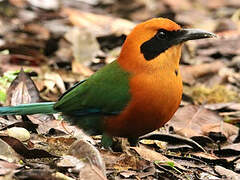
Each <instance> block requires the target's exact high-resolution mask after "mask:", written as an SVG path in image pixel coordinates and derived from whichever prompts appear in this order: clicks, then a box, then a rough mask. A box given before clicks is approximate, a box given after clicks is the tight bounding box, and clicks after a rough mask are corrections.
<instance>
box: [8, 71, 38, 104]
mask: <svg viewBox="0 0 240 180" xmlns="http://www.w3.org/2000/svg"><path fill="white" fill-rule="evenodd" d="M39 101H40V96H39V92H38V90H37V88H36V86H35V84H34V82H33V81H32V79H31V78H30V77H29V76H28V75H27V74H26V73H25V72H24V71H23V69H21V71H20V73H19V74H18V76H17V77H16V79H15V80H13V81H12V83H11V85H10V87H9V88H8V91H7V102H6V104H7V105H10V106H16V105H19V104H26V103H31V102H32V103H33V102H39Z"/></svg>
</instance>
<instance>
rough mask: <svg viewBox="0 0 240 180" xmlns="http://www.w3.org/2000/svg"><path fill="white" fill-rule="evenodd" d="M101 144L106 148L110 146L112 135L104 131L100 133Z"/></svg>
mask: <svg viewBox="0 0 240 180" xmlns="http://www.w3.org/2000/svg"><path fill="white" fill-rule="evenodd" d="M101 144H102V146H103V147H104V148H106V149H108V148H110V147H111V146H112V145H113V140H112V137H110V136H109V135H107V134H106V133H104V134H103V135H102V139H101Z"/></svg>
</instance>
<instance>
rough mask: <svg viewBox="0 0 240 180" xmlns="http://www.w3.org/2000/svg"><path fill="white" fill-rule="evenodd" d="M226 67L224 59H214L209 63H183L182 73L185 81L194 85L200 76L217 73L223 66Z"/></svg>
mask: <svg viewBox="0 0 240 180" xmlns="http://www.w3.org/2000/svg"><path fill="white" fill-rule="evenodd" d="M223 67H225V65H224V63H223V62H222V61H214V62H212V63H207V64H198V65H192V66H190V65H188V66H185V65H181V66H180V70H181V75H182V79H183V82H184V83H188V84H190V85H193V84H194V83H196V80H197V79H198V78H199V77H202V76H205V75H209V74H216V73H217V72H218V71H219V70H220V69H221V68H223Z"/></svg>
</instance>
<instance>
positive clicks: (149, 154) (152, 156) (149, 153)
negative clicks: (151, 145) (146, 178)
mask: <svg viewBox="0 0 240 180" xmlns="http://www.w3.org/2000/svg"><path fill="white" fill-rule="evenodd" d="M131 149H134V150H135V151H136V152H137V153H138V154H139V155H140V156H141V157H142V158H144V159H146V160H148V161H150V162H154V161H159V162H162V163H168V162H173V163H174V166H176V167H178V168H179V169H181V170H184V171H186V169H185V168H184V167H183V166H181V165H180V164H178V163H176V162H174V161H172V160H170V159H168V158H167V157H166V156H163V155H162V154H161V153H158V152H156V151H153V150H150V149H147V148H144V147H131Z"/></svg>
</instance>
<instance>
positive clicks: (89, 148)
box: [68, 140, 106, 176]
mask: <svg viewBox="0 0 240 180" xmlns="http://www.w3.org/2000/svg"><path fill="white" fill-rule="evenodd" d="M68 154H70V155H72V156H75V157H77V158H78V159H86V160H87V161H89V163H90V165H93V166H96V167H97V168H98V169H99V170H100V171H102V174H103V175H104V176H106V168H105V164H104V161H103V160H102V157H101V155H100V153H99V151H98V150H97V149H96V148H95V147H94V146H93V145H92V144H90V143H89V142H87V141H85V140H78V141H75V142H74V143H73V144H72V145H71V147H70V149H69V153H68Z"/></svg>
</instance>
